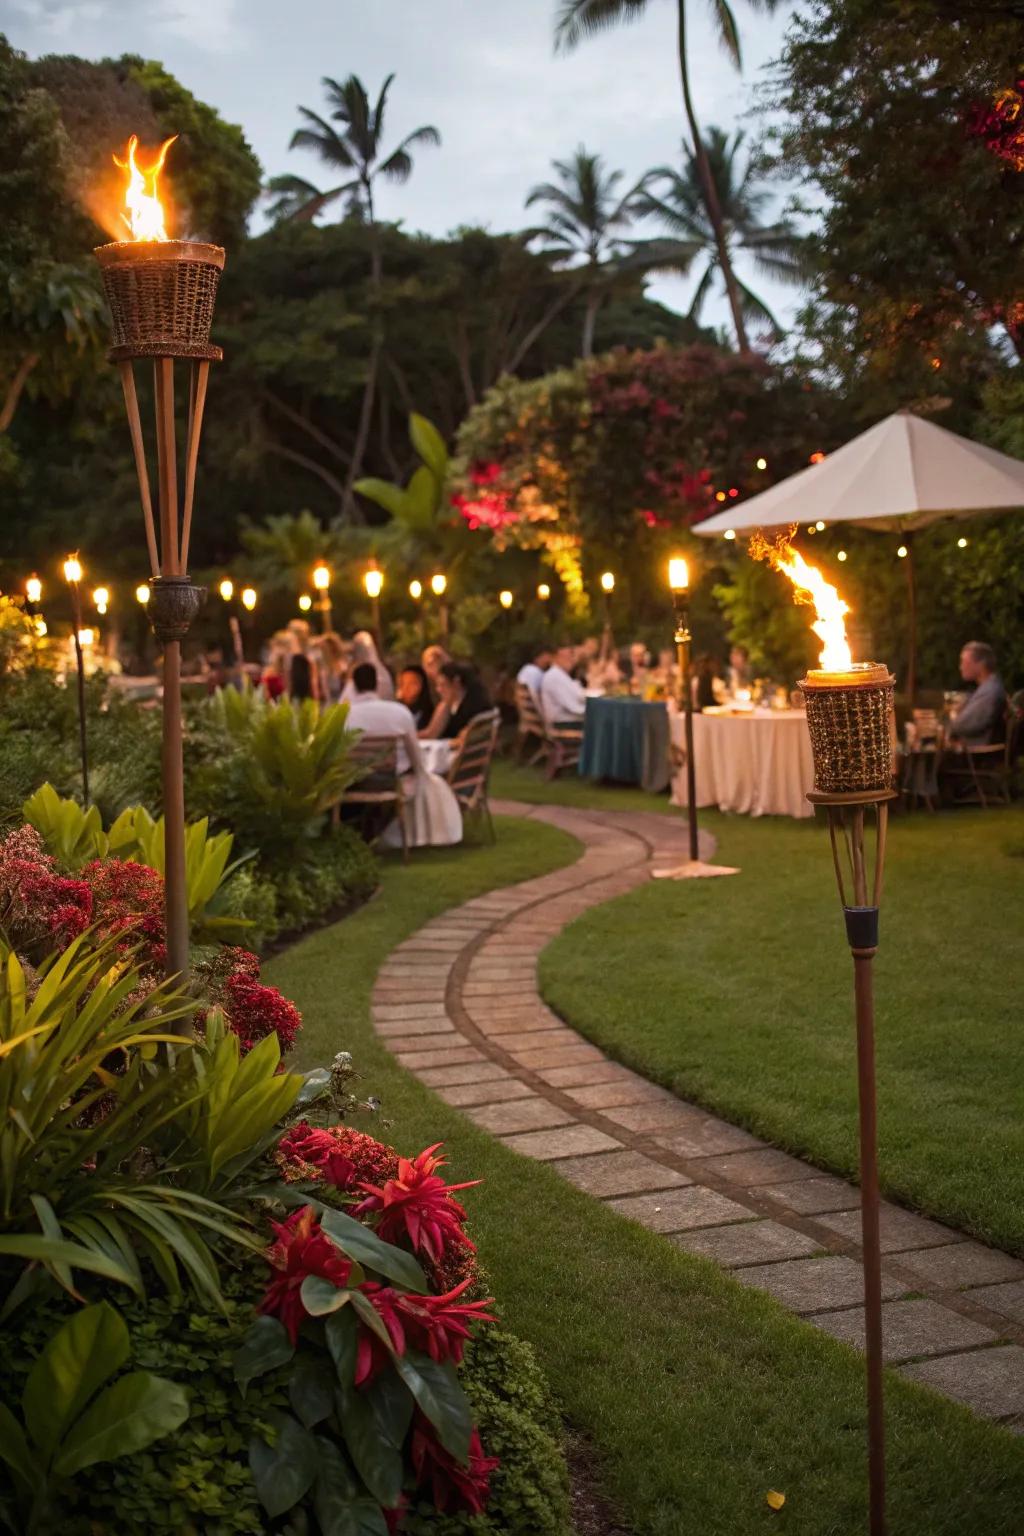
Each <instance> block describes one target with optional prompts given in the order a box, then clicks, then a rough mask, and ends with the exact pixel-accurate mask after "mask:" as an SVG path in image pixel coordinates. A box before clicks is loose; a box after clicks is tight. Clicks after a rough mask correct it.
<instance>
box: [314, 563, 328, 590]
mask: <svg viewBox="0 0 1024 1536" xmlns="http://www.w3.org/2000/svg"><path fill="white" fill-rule="evenodd" d="M330 584H331V572H330V568H329V567H328V566H326V565H324V563H323V561H321V562H320V564H319V565H316V566H314V567H313V585H314V587H316V589H317V591H318V592H326V591H327V588H328V587H329V586H330Z"/></svg>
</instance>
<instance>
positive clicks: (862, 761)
mask: <svg viewBox="0 0 1024 1536" xmlns="http://www.w3.org/2000/svg"><path fill="white" fill-rule="evenodd" d="M800 688H801V690H802V692H803V695H804V699H805V700H806V704H807V726H808V730H809V731H810V737H811V752H812V754H813V757H814V789H813V790H812V791H811V793H810V794H809V795H808V799H809V800H810V801H811V803H812V804H814V805H821V806H824V808H825V813H826V815H827V817H828V830H829V838H830V841H831V844H832V862H833V866H834V868H835V875H836V885H837V887H838V890H839V902H840V905H841V907H842V910H843V918H844V921H845V926H846V939H847V943H848V944H849V946H850V954H851V955H852V957H853V988H854V1008H855V1016H856V1026H857V1098H858V1106H859V1121H860V1126H859V1130H860V1211H861V1253H862V1262H863V1269H864V1332H865V1343H866V1354H867V1400H868V1486H869V1506H870V1527H869V1529H870V1532H871V1536H885V1528H886V1526H885V1417H884V1404H883V1389H882V1260H881V1243H880V1238H879V1194H878V1117H877V1091H876V1079H875V1003H874V976H873V961H874V958H875V955H876V953H877V952H878V919H879V907H880V904H881V899H882V877H883V873H884V867H885V839H886V830H887V824H888V817H889V803H888V802H889V801H890V800H891V799H893V798H894V795H895V791H894V790H893V788H892V736H891V731H892V712H893V692H894V688H895V680H894V678H893V677H891V676H890V674H889V669H888V667H886V666H879V665H876V664H875V663H872V662H866V663H852V664H850V665H849V666H848V667H846V668H844V669H843V670H839V671H824V670H823V671H812V672H808V674H807V676H806V677H805V678H804V679H803V681H802V682H801V684H800ZM869 810H872V811H873V812H874V869H873V871H872V870H871V869H870V868H869V865H870V859H869V856H868V853H867V851H866V847H865V841H866V839H865V818H866V814H867V812H868V811H869ZM844 862H845V863H846V864H847V865H848V872H844ZM847 880H849V882H850V884H849V888H848V886H847Z"/></svg>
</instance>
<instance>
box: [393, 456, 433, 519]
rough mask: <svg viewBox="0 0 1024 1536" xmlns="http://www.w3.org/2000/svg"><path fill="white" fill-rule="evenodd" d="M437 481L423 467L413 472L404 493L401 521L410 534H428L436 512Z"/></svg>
mask: <svg viewBox="0 0 1024 1536" xmlns="http://www.w3.org/2000/svg"><path fill="white" fill-rule="evenodd" d="M437 496H438V486H437V481H436V480H435V479H434V476H433V475H432V474H431V472H430V470H429V469H427V468H426V466H425V465H421V466H420V468H419V469H417V470H416V471H415V473H414V474H413V477H412V479H411V480H410V481H409V484H408V486H407V487H406V492H405V511H404V512H403V513H402V521H403V523H404V524H405V526H406V527H407V528H408V529H409V531H410V532H411V533H430V531H431V529H432V528H433V526H434V516H435V514H436V512H437Z"/></svg>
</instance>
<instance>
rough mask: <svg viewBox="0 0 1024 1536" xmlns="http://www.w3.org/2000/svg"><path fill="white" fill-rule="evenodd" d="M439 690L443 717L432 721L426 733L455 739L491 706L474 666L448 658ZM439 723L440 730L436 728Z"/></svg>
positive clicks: (439, 677)
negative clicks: (476, 716) (475, 717)
mask: <svg viewBox="0 0 1024 1536" xmlns="http://www.w3.org/2000/svg"><path fill="white" fill-rule="evenodd" d="M437 691H438V695H439V698H440V704H441V709H440V710H439V711H436V712H435V715H437V714H440V715H441V718H440V720H437V719H436V718H435V720H432V721H431V722H430V725H429V726H428V728H427V729H426V730H425V731H424V733H423V734H424V736H434V735H436V736H440V737H441V738H442V739H447V740H451V738H452V737H454V736H461V734H462V732H463V731H464V730H465V729H466V726H467V725H468V724H469V722H470V721H471V720H472V719H473V717H474V716H475V715H482V714H484V713H485V712H486V711H487V710H489V709H490V708H491V700H490V697H489V695H488V693H487V689H486V688H485V687H484V685H483V683H482V682H481V681H480V679H479V677H478V676H477V674H476V671H475V669H474V668H473V667H469V666H466V665H465V663H464V662H460V661H446V662H445V663H444V665H443V666H442V668H441V670H440V672H439V674H438V678H437ZM435 726H437V729H435Z"/></svg>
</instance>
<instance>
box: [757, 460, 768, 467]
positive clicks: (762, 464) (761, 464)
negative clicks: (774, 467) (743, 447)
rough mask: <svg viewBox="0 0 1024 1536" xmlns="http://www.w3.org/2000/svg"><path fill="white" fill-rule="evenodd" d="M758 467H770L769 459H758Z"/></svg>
mask: <svg viewBox="0 0 1024 1536" xmlns="http://www.w3.org/2000/svg"><path fill="white" fill-rule="evenodd" d="M757 467H758V469H767V468H768V460H767V459H758V461H757Z"/></svg>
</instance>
